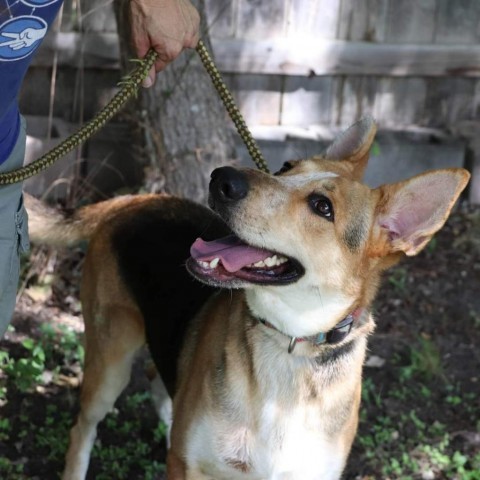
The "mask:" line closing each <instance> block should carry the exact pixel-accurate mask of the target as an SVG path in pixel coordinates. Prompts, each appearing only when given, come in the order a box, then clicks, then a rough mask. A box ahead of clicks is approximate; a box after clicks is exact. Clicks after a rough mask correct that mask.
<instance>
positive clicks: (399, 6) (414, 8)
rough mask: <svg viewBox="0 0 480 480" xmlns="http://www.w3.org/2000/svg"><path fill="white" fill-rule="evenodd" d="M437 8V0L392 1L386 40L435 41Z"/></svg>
mask: <svg viewBox="0 0 480 480" xmlns="http://www.w3.org/2000/svg"><path fill="white" fill-rule="evenodd" d="M436 9H437V3H436V0H419V1H415V2H412V1H405V0H400V1H398V0H397V1H393V2H390V10H389V12H388V20H387V28H386V31H387V35H386V41H387V42H391V43H433V39H434V36H435V18H436V15H435V14H436Z"/></svg>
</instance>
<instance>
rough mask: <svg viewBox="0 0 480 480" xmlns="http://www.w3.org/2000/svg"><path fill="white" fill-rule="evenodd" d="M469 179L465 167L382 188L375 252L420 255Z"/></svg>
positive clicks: (375, 232) (379, 253)
mask: <svg viewBox="0 0 480 480" xmlns="http://www.w3.org/2000/svg"><path fill="white" fill-rule="evenodd" d="M469 178H470V174H469V173H468V172H467V171H466V170H464V169H463V168H451V169H445V170H433V171H431V172H427V173H424V174H422V175H418V176H416V177H413V178H411V179H409V180H406V181H403V182H399V183H394V184H391V185H382V186H381V187H378V189H377V191H378V192H379V193H380V197H379V202H378V204H377V209H376V217H375V221H376V224H375V226H374V234H373V242H372V252H371V253H372V254H373V255H380V256H383V255H388V254H389V253H394V252H404V253H405V254H406V255H409V256H411V255H416V254H417V253H418V252H420V250H422V248H423V247H424V246H425V245H426V244H427V243H428V242H429V240H430V239H431V238H432V236H433V234H434V233H435V232H437V231H438V230H440V228H442V226H443V224H444V223H445V221H446V220H447V217H448V215H449V214H450V210H451V209H452V207H453V205H454V204H455V202H456V200H457V198H458V196H459V195H460V193H461V192H462V190H463V189H464V188H465V186H466V185H467V183H468V180H469Z"/></svg>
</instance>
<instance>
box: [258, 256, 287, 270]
mask: <svg viewBox="0 0 480 480" xmlns="http://www.w3.org/2000/svg"><path fill="white" fill-rule="evenodd" d="M285 262H288V259H287V258H285V257H277V255H272V256H271V257H267V258H266V259H265V260H260V262H257V263H254V264H253V265H251V266H252V267H257V268H265V267H277V266H278V265H282V263H285Z"/></svg>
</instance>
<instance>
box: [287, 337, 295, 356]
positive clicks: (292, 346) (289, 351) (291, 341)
mask: <svg viewBox="0 0 480 480" xmlns="http://www.w3.org/2000/svg"><path fill="white" fill-rule="evenodd" d="M296 344H297V337H292V338H291V339H290V344H289V345H288V353H292V352H293V349H294V348H295V345H296Z"/></svg>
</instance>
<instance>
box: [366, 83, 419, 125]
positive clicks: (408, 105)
mask: <svg viewBox="0 0 480 480" xmlns="http://www.w3.org/2000/svg"><path fill="white" fill-rule="evenodd" d="M377 90H378V91H377V94H376V98H375V108H374V116H375V118H376V119H377V120H378V121H379V123H380V124H381V125H382V127H387V128H388V127H395V128H397V127H403V126H408V125H414V124H422V120H423V115H424V106H425V100H426V95H427V92H426V81H425V79H423V78H382V79H380V81H379V82H378V86H377Z"/></svg>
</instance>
